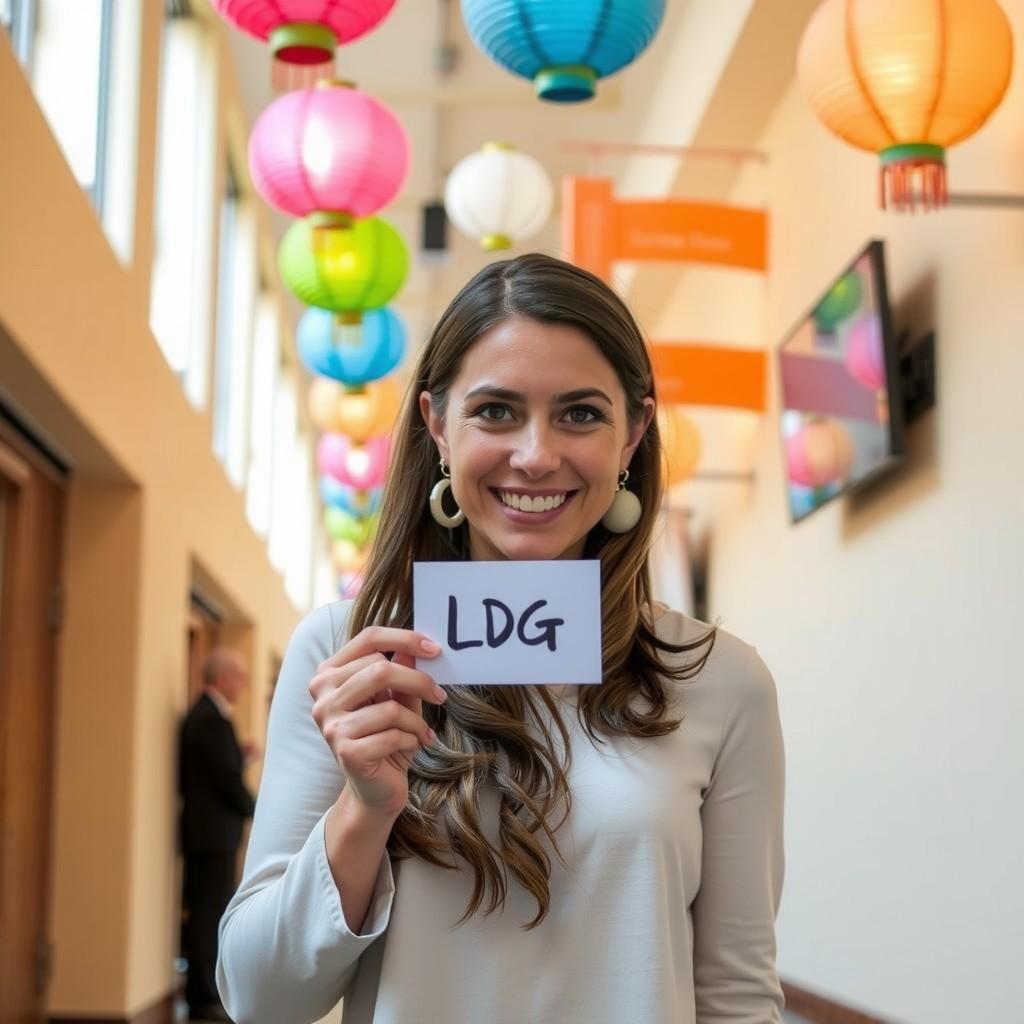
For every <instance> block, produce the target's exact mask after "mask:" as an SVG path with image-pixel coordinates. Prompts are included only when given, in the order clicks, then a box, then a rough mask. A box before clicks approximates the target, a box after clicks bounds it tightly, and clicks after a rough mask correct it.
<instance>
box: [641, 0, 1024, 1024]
mask: <svg viewBox="0 0 1024 1024" xmlns="http://www.w3.org/2000/svg"><path fill="white" fill-rule="evenodd" d="M1003 6H1004V8H1006V9H1007V11H1008V13H1009V14H1010V15H1011V17H1012V20H1013V24H1014V29H1015V32H1016V36H1017V39H1018V40H1020V39H1024V2H1022V0H1010V2H1006V3H1004V4H1003ZM1022 124H1024V71H1022V69H1021V68H1020V66H1018V69H1017V72H1016V74H1015V76H1014V80H1013V82H1012V84H1011V88H1010V92H1009V94H1008V97H1007V100H1006V102H1005V104H1004V106H1003V107H1002V108H1001V109H1000V110H999V111H998V112H997V114H996V115H995V116H994V117H993V118H992V120H991V121H990V122H989V124H988V125H987V126H986V127H985V128H984V129H983V130H982V131H981V132H980V133H979V134H978V135H977V136H976V137H975V138H973V139H972V140H970V141H968V142H967V143H965V144H963V145H961V146H960V147H957V148H956V149H954V150H953V151H952V153H951V156H950V161H949V164H950V177H951V187H952V189H953V190H954V191H959V192H997V191H1002V192H1013V193H1016V194H1018V195H1020V194H1024V173H1022V171H1021V167H1022V164H1021V155H1022V153H1024V129H1022V128H1021V125H1022ZM720 127H722V126H720ZM723 137H724V138H728V135H727V129H725V130H723V131H721V132H720V133H719V138H720V139H721V138H723ZM729 141H731V142H733V143H734V144H741V143H746V144H757V145H759V146H760V147H761V148H763V149H765V150H767V151H768V153H769V155H770V159H771V163H770V167H769V169H768V170H767V171H765V170H751V171H750V172H748V173H747V174H746V175H745V176H744V177H743V178H742V179H741V181H740V182H739V184H738V185H737V187H736V189H735V191H734V193H733V194H734V196H735V198H736V199H737V200H738V201H743V202H757V201H759V196H765V195H766V196H767V198H768V202H769V204H770V211H771V218H772V224H771V271H770V275H769V281H768V295H767V308H766V310H765V309H764V307H762V306H761V304H759V303H751V304H750V305H749V306H748V307H747V309H748V311H749V312H748V318H747V322H746V323H745V324H742V323H740V324H738V323H737V322H736V321H737V313H736V309H735V308H734V307H729V308H728V309H727V311H726V312H725V313H724V319H723V323H724V324H727V325H728V330H729V335H728V338H729V339H733V338H735V340H737V341H743V340H745V338H746V337H748V336H751V335H753V334H755V333H757V332H758V331H759V332H760V333H761V337H762V339H763V342H764V343H765V344H766V345H767V346H768V347H769V348H770V349H772V350H774V348H775V346H776V345H777V343H778V341H779V340H780V339H781V338H782V337H783V336H784V335H785V333H786V332H787V331H788V329H789V328H790V327H791V326H792V324H793V323H794V322H795V321H796V320H797V318H799V317H800V316H801V315H803V314H805V313H806V311H807V309H808V308H809V306H810V305H811V304H812V303H813V302H814V300H815V298H816V297H817V296H818V295H819V294H820V293H821V292H822V290H823V289H824V288H825V287H826V286H827V284H828V283H829V280H830V278H831V277H833V276H834V275H835V274H836V273H838V272H839V271H840V270H841V269H842V268H843V266H844V265H845V264H846V263H847V262H848V261H849V259H850V258H851V257H852V256H853V255H854V254H855V253H856V252H857V250H859V249H860V248H861V247H862V246H863V245H864V243H865V242H866V241H867V240H868V239H869V238H872V237H878V238H882V239H884V240H885V241H886V247H887V258H888V261H889V281H890V297H891V300H892V302H893V304H894V306H895V309H896V315H895V321H896V324H897V326H909V327H913V328H915V329H916V330H917V331H918V332H923V331H924V330H926V329H929V328H934V329H935V331H936V332H937V343H938V376H939V394H938V405H937V408H936V409H935V410H934V412H932V413H931V414H930V415H928V416H926V417H925V419H924V420H923V421H921V422H919V423H917V424H915V425H913V426H912V427H911V428H910V431H909V447H910V453H909V456H908V458H907V460H906V465H905V466H904V467H903V468H902V469H901V470H900V471H899V472H898V473H896V474H894V475H893V476H892V478H891V479H890V480H888V481H887V482H886V483H885V484H884V485H882V486H879V487H878V488H877V489H876V490H875V492H874V493H873V494H872V495H870V496H866V497H864V498H861V499H860V500H857V501H850V500H840V501H838V502H835V503H833V504H832V505H830V506H828V507H826V508H824V509H823V510H821V511H819V512H817V513H815V514H814V515H813V516H812V517H811V518H810V519H808V520H806V521H805V522H804V523H802V524H800V525H799V526H797V527H795V528H794V527H790V526H789V525H788V521H787V513H786V506H785V501H784V497H783V479H782V465H781V454H780V444H779V440H778V432H777V419H776V417H777V412H778V402H777V397H776V395H777V381H776V380H775V379H774V372H773V379H772V381H771V406H770V409H769V411H768V414H767V415H766V416H765V417H764V420H763V424H762V426H761V428H760V430H759V432H758V436H757V443H756V455H755V470H756V474H757V479H756V484H755V485H754V486H753V487H752V488H741V489H736V488H730V487H723V488H722V493H721V497H720V500H719V501H718V519H717V521H716V523H715V525H714V527H713V530H712V533H711V539H710V565H709V568H710V606H711V613H712V615H714V616H720V617H721V619H722V624H723V625H724V626H725V628H727V629H730V630H732V631H735V632H737V633H738V634H739V635H741V636H742V637H744V638H745V639H747V640H749V641H751V642H753V643H756V644H757V646H758V647H759V648H760V650H761V653H762V654H763V656H764V657H765V659H766V661H767V662H768V664H769V666H770V667H771V668H772V669H773V671H774V674H775V676H776V679H777V682H778V686H779V692H780V701H781V709H782V717H783V725H784V730H785V735H786V743H787V755H788V788H787V821H786V827H787V851H788V852H787V860H788V868H787V880H786V891H785V895H784V899H783V908H782V913H781V917H780V922H779V941H780V953H779V963H780V969H781V971H782V973H783V974H784V975H785V976H786V977H787V978H789V979H791V980H793V981H795V982H797V983H800V984H803V985H805V986H806V987H808V988H811V989H814V990H818V991H821V992H823V993H825V994H827V995H831V996H833V997H834V998H837V999H839V1000H840V1001H842V1002H846V1003H849V1004H853V1005H859V1006H863V1007H864V1008H866V1009H868V1010H870V1011H874V1012H875V1013H877V1014H879V1015H880V1016H882V1017H884V1018H885V1019H894V1020H902V1021H911V1022H915V1024H924V1022H927V1024H954V1022H961V1021H967V1020H970V1021H979V1022H981V1021H984V1022H989V1021H993V1022H994V1021H997V1020H1013V1019H1017V1017H1018V1016H1019V1014H1020V991H1019V980H1018V978H1019V966H1018V960H1019V955H1020V950H1021V948H1022V941H1024V934H1022V932H1021V924H1020V922H1021V921H1022V920H1024V885H1022V884H1021V881H1020V866H1021V864H1024V824H1022V821H1021V815H1020V811H1019V809H1020V808H1021V807H1022V806H1024V747H1022V745H1021V742H1020V722H1021V721H1022V720H1024V688H1022V687H1021V685H1020V683H1021V680H1022V678H1024V676H1022V672H1021V668H1020V655H1019V652H1018V649H1017V646H1016V641H1017V640H1018V639H1019V636H1018V633H1019V631H1020V628H1021V608H1022V607H1024V602H1022V599H1021V595H1020V586H1021V581H1022V580H1024V462H1022V456H1021V452H1020V443H1019V439H1020V437H1021V435H1022V434H1024V402H1022V401H1021V398H1020V388H1021V381H1022V380H1024V344H1022V338H1024V331H1022V328H1024V210H1013V211H1009V210H1003V211H991V210H981V209H959V208H955V209H949V210H946V211H943V212H942V213H941V214H933V215H927V216H923V215H918V216H909V215H903V216H900V215H895V214H883V213H882V212H880V211H879V210H878V209H877V208H876V188H877V181H876V174H877V169H876V168H877V163H876V160H875V159H874V158H873V157H872V156H871V155H869V154H864V153H861V152H859V151H856V150H853V149H851V148H849V147H847V146H846V145H845V144H843V143H841V142H839V141H838V140H837V139H835V138H834V137H833V136H831V135H830V134H829V133H828V132H827V131H826V130H825V129H824V128H823V127H822V126H821V125H819V123H818V122H817V121H816V120H815V119H814V117H813V115H812V114H811V113H810V111H809V108H808V106H807V104H806V102H805V101H804V99H803V97H802V95H801V94H800V92H799V89H798V88H797V86H796V84H795V82H793V81H792V80H790V84H789V86H788V88H787V89H786V90H785V92H784V93H783V95H782V98H781V100H780V102H779V103H778V105H777V107H776V109H775V111H774V113H773V115H772V116H771V120H770V122H769V123H768V124H767V125H766V127H765V129H764V131H763V135H762V137H761V138H760V139H759V140H755V139H751V138H748V139H735V138H734V139H730V140H729ZM744 287H745V286H743V285H739V286H738V290H737V293H736V294H738V295H739V294H742V295H746V294H748V292H744V291H743V290H742V289H743V288H744ZM709 296H711V297H715V296H717V298H718V300H719V301H720V300H721V290H720V289H712V290H710V291H708V290H706V289H705V290H703V291H702V290H701V289H700V288H696V287H693V284H692V279H691V281H690V283H687V279H686V277H685V276H684V277H683V279H682V281H681V282H680V284H679V286H678V287H677V289H676V293H675V294H674V295H673V297H672V300H671V302H670V303H668V305H667V306H666V307H665V309H664V310H663V312H662V317H661V323H660V325H659V331H660V332H661V333H662V334H665V333H666V331H668V330H671V329H672V327H673V326H675V327H677V328H678V329H679V333H680V334H683V335H684V336H685V330H686V325H687V323H689V322H692V318H696V319H699V318H701V317H703V318H705V319H706V318H707V315H708V309H707V307H706V304H707V303H708V302H709V301H711V299H709ZM741 319H742V318H741ZM773 371H774V366H773Z"/></svg>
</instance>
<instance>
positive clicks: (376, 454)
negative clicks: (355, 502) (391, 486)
mask: <svg viewBox="0 0 1024 1024" xmlns="http://www.w3.org/2000/svg"><path fill="white" fill-rule="evenodd" d="M390 455H391V443H390V441H389V440H388V438H386V437H371V438H370V440H369V441H367V442H366V444H359V445H357V444H353V443H352V442H351V441H350V440H349V439H348V438H347V437H346V436H345V435H344V434H324V435H323V436H322V437H321V438H320V440H319V441H318V442H317V446H316V464H317V468H318V469H319V470H320V472H321V473H326V474H327V475H328V476H332V477H334V479H335V480H337V481H338V482H339V483H342V484H345V485H346V486H348V487H354V488H355V489H356V490H357V491H370V490H373V489H374V488H375V487H381V486H383V484H384V478H385V477H386V476H387V472H388V459H389V458H390Z"/></svg>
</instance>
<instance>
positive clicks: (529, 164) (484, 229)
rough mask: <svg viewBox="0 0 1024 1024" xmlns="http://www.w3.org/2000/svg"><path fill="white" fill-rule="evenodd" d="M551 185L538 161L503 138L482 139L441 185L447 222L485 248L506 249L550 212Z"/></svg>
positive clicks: (536, 227)
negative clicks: (482, 142)
mask: <svg viewBox="0 0 1024 1024" xmlns="http://www.w3.org/2000/svg"><path fill="white" fill-rule="evenodd" d="M553 202H554V190H553V189H552V187H551V180H550V179H549V178H548V175H547V172H546V171H545V170H544V168H543V167H542V166H541V165H540V163H539V161H537V160H535V159H534V158H533V157H532V156H528V155H527V154H526V153H520V152H519V151H518V150H517V149H515V147H513V146H510V145H508V144H507V143H503V142H485V143H484V144H483V146H482V147H481V148H480V149H479V150H477V151H476V152H475V153H470V155H469V156H467V157H464V158H463V159H462V160H460V161H459V162H458V163H457V164H456V165H455V168H454V170H453V171H452V172H451V174H449V175H448V181H447V183H446V185H445V190H444V208H445V211H446V212H447V214H448V217H449V219H450V220H451V222H452V223H453V224H454V225H455V226H456V227H457V228H458V229H459V230H460V231H461V232H462V233H463V234H466V235H469V237H470V238H475V239H476V240H477V241H478V242H479V243H480V245H481V246H482V247H483V248H484V249H488V250H493V249H507V248H509V247H510V246H511V245H512V243H513V242H519V241H521V240H523V239H525V238H529V237H530V236H531V235H533V234H536V232H538V231H539V230H540V229H541V228H542V227H543V226H544V225H545V224H546V223H547V222H548V219H549V218H550V217H551V207H552V204H553Z"/></svg>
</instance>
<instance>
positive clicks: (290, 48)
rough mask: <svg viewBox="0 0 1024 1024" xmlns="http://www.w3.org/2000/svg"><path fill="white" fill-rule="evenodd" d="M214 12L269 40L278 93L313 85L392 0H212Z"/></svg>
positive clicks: (382, 15) (385, 11) (384, 12)
mask: <svg viewBox="0 0 1024 1024" xmlns="http://www.w3.org/2000/svg"><path fill="white" fill-rule="evenodd" d="M213 6H214V8H215V9H216V11H217V13H218V14H219V15H220V16H221V17H222V18H223V19H224V20H225V21H227V22H230V23H231V24H232V25H234V26H235V27H236V28H238V29H241V30H242V31H243V32H246V33H248V34H249V35H251V36H254V37H255V38H257V39H262V40H264V41H265V42H267V43H269V44H270V50H271V52H272V53H273V55H274V65H273V72H272V77H273V83H274V86H275V88H277V89H278V90H279V91H283V90H285V89H297V88H301V87H303V86H306V85H313V84H314V83H315V82H316V81H317V80H318V79H319V78H321V77H323V76H324V75H325V74H329V73H330V72H331V71H332V70H333V67H334V51H335V50H336V49H337V47H338V45H339V44H340V43H350V42H352V40H354V39H358V38H359V37H360V36H361V35H364V34H365V33H367V32H369V31H370V29H372V28H375V27H376V26H377V25H379V24H380V22H381V21H383V19H384V18H385V17H386V16H387V14H388V12H389V11H390V10H391V8H392V7H394V6H395V0H213Z"/></svg>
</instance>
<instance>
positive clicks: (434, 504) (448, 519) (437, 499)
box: [430, 456, 466, 528]
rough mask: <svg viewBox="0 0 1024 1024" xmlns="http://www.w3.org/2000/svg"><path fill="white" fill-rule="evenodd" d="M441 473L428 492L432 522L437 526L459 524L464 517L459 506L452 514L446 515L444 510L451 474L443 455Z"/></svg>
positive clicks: (464, 514)
mask: <svg viewBox="0 0 1024 1024" xmlns="http://www.w3.org/2000/svg"><path fill="white" fill-rule="evenodd" d="M441 474H442V476H441V479H440V480H438V481H437V483H436V484H434V489H433V490H432V491H431V492H430V514H431V515H432V516H433V517H434V522H435V523H437V524H438V526H447V527H450V528H454V527H456V526H461V525H462V523H463V521H464V520H465V518H466V513H465V512H463V511H462V509H461V508H458V507H457V508H456V509H455V515H453V516H450V515H448V513H447V512H445V510H444V496H445V494H447V493H448V491H449V490H451V486H452V479H451V477H452V475H451V473H450V472H449V470H448V467H447V466H446V465H445V464H444V457H443V456H442V457H441Z"/></svg>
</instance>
